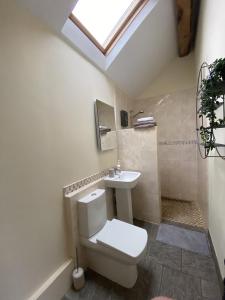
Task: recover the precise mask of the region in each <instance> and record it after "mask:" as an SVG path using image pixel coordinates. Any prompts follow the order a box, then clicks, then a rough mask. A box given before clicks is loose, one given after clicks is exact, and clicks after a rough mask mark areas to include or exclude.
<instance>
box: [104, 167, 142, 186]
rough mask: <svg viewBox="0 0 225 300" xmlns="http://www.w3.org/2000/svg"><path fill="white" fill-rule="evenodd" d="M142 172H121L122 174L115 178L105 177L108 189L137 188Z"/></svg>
mask: <svg viewBox="0 0 225 300" xmlns="http://www.w3.org/2000/svg"><path fill="white" fill-rule="evenodd" d="M140 176H141V173H140V172H134V171H121V172H120V174H118V175H115V176H114V177H109V176H106V177H104V182H105V185H106V186H107V187H111V188H116V189H132V188H134V187H135V186H136V184H137V182H138V179H139V177H140Z"/></svg>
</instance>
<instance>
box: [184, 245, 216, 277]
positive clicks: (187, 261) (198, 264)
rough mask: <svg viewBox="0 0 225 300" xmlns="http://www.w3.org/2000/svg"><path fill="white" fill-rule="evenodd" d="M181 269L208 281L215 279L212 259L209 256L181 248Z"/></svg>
mask: <svg viewBox="0 0 225 300" xmlns="http://www.w3.org/2000/svg"><path fill="white" fill-rule="evenodd" d="M182 271H183V272H184V273H187V274H190V275H193V276H197V277H200V278H202V279H205V280H209V281H211V280H212V281H217V280H218V279H217V274H216V268H215V264H214V261H213V259H212V258H211V257H208V256H204V255H200V254H197V253H193V252H190V251H186V250H182Z"/></svg>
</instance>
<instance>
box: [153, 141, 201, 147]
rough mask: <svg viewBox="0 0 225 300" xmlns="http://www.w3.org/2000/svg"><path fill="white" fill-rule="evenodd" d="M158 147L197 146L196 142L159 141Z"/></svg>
mask: <svg viewBox="0 0 225 300" xmlns="http://www.w3.org/2000/svg"><path fill="white" fill-rule="evenodd" d="M159 145H160V146H170V145H197V140H175V141H159Z"/></svg>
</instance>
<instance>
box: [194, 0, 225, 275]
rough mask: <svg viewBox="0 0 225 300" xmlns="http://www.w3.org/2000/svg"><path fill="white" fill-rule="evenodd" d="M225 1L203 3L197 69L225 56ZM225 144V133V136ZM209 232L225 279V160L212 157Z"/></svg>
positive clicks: (208, 0)
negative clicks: (224, 261) (205, 63)
mask: <svg viewBox="0 0 225 300" xmlns="http://www.w3.org/2000/svg"><path fill="white" fill-rule="evenodd" d="M224 11H225V2H224V1H223V0H216V1H210V0H204V1H201V8H200V19H199V25H198V34H197V43H196V50H195V55H196V66H197V70H196V72H197V71H198V70H199V68H200V65H201V63H202V62H203V61H207V62H208V63H211V62H213V61H214V60H215V59H216V58H220V57H225V18H224ZM223 140H224V143H225V132H224V133H223ZM206 163H207V164H208V172H209V178H208V192H209V193H208V195H209V212H208V214H209V231H210V234H211V237H212V240H213V244H214V247H215V251H216V255H217V258H218V261H219V265H220V270H221V273H222V276H225V272H224V263H223V260H224V258H225V197H224V195H225V161H224V160H222V159H220V158H208V159H207V160H206Z"/></svg>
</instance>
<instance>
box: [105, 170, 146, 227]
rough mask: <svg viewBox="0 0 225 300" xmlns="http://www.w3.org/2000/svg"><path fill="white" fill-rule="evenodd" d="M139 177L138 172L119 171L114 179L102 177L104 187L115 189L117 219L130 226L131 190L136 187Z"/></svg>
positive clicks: (131, 221) (131, 214)
mask: <svg viewBox="0 0 225 300" xmlns="http://www.w3.org/2000/svg"><path fill="white" fill-rule="evenodd" d="M140 176H141V173H140V172H134V171H121V172H120V173H119V174H118V175H114V177H110V176H106V177H104V182H105V185H106V186H107V187H110V188H115V189H116V206H117V217H118V219H119V220H122V221H125V222H127V223H130V224H133V210H132V198H131V189H132V188H134V187H135V186H136V185H137V183H138V179H139V178H140Z"/></svg>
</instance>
